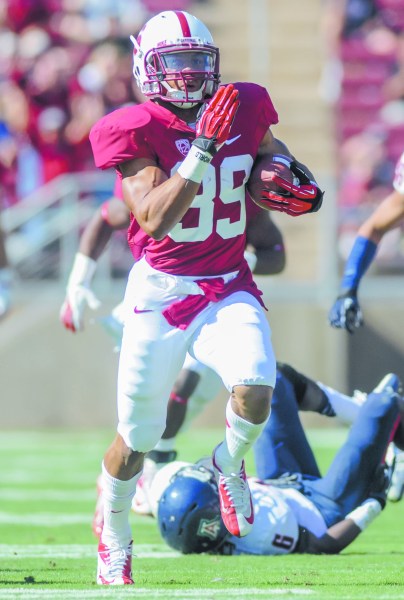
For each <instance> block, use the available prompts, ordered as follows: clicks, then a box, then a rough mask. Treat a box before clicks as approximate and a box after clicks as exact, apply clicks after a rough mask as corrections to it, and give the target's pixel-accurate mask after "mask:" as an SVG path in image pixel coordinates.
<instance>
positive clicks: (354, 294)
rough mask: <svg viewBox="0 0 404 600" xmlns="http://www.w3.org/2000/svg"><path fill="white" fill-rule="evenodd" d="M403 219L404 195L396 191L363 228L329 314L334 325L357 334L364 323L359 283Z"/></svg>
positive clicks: (348, 259)
mask: <svg viewBox="0 0 404 600" xmlns="http://www.w3.org/2000/svg"><path fill="white" fill-rule="evenodd" d="M403 218H404V194H403V193H401V192H399V191H397V190H394V191H393V192H392V193H391V194H390V195H389V196H387V198H385V200H383V202H382V203H381V204H380V206H379V207H378V208H377V209H376V210H375V211H374V212H373V213H372V214H371V215H370V217H369V218H368V219H367V220H366V221H365V222H364V223H363V224H362V225H361V227H360V228H359V230H358V236H357V237H356V239H355V242H354V245H353V247H352V250H351V252H350V254H349V256H348V258H347V261H346V264H345V269H344V274H343V276H342V280H341V284H340V290H339V293H338V297H337V299H336V300H335V302H334V304H333V306H332V307H331V309H330V312H329V315H328V319H329V322H330V325H331V326H332V327H335V328H336V329H346V330H347V331H349V333H354V331H355V329H356V328H358V327H360V326H361V325H363V317H362V311H361V308H360V305H359V301H358V289H359V284H360V282H361V279H362V277H363V276H364V275H365V273H366V271H367V270H368V268H369V266H370V265H371V263H372V262H373V259H374V258H375V256H376V252H377V247H378V244H379V242H380V241H381V239H382V237H383V236H384V234H385V233H386V232H387V231H390V230H391V229H393V228H394V227H396V226H397V225H398V224H399V223H400V222H401V221H402V220H403Z"/></svg>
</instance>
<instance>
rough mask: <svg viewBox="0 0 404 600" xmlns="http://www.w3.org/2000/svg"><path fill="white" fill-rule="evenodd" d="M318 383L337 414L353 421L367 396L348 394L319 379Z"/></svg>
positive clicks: (347, 420) (344, 419)
mask: <svg viewBox="0 0 404 600" xmlns="http://www.w3.org/2000/svg"><path fill="white" fill-rule="evenodd" d="M317 384H318V386H319V387H320V388H321V389H322V390H323V391H324V392H325V394H326V395H327V396H328V398H329V400H330V404H331V406H332V407H333V409H334V412H335V414H336V416H337V417H338V418H339V419H341V420H342V421H345V422H346V423H353V422H354V421H355V419H356V417H357V415H358V412H359V409H360V407H361V406H362V404H363V402H364V399H365V397H366V396H363V397H362V395H359V394H358V396H346V395H345V394H341V392H337V390H334V389H333V388H331V387H328V386H327V385H324V384H323V383H321V382H319V381H318V382H317Z"/></svg>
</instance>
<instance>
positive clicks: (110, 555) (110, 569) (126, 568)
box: [97, 539, 134, 585]
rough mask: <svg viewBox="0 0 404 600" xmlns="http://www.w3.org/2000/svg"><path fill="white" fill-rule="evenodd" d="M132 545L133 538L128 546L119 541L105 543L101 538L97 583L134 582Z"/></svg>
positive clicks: (126, 583)
mask: <svg viewBox="0 0 404 600" xmlns="http://www.w3.org/2000/svg"><path fill="white" fill-rule="evenodd" d="M132 545H133V541H132V540H131V541H130V542H129V544H128V545H127V546H121V545H120V544H119V543H114V544H109V545H108V544H104V542H103V541H102V539H100V541H99V544H98V571H97V583H98V584H99V585H133V584H134V581H133V579H132Z"/></svg>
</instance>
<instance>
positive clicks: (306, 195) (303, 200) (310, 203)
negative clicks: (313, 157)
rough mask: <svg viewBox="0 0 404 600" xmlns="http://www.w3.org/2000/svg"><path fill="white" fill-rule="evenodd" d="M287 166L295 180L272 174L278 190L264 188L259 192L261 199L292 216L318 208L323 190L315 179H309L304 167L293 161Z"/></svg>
mask: <svg viewBox="0 0 404 600" xmlns="http://www.w3.org/2000/svg"><path fill="white" fill-rule="evenodd" d="M289 168H290V170H291V171H292V173H293V174H294V175H295V181H294V182H293V183H291V182H290V181H287V180H286V179H283V177H280V176H279V175H274V176H273V178H272V181H273V182H274V183H276V185H277V186H278V187H279V188H280V190H279V191H272V190H266V189H265V188H264V189H263V190H262V192H261V193H262V196H261V200H262V201H263V202H264V203H265V204H266V205H267V206H268V208H269V209H271V210H277V211H279V212H285V213H287V214H288V215H291V216H292V217H297V216H299V215H305V214H307V213H312V212H317V211H318V210H320V207H321V204H322V202H323V196H324V192H322V191H321V190H320V188H319V187H318V185H317V183H316V182H315V181H311V180H310V177H309V176H308V175H307V173H306V172H305V171H304V169H303V168H302V167H300V166H299V165H297V163H296V162H295V161H292V162H291V163H290V167H289ZM296 179H297V180H298V183H297V182H296Z"/></svg>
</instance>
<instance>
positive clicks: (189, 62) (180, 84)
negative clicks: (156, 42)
mask: <svg viewBox="0 0 404 600" xmlns="http://www.w3.org/2000/svg"><path fill="white" fill-rule="evenodd" d="M163 62H164V66H165V69H166V72H167V73H168V74H170V73H181V75H182V78H180V79H175V80H170V79H169V77H168V79H167V81H168V83H169V84H170V85H171V87H174V88H177V89H179V90H184V89H185V87H186V88H187V90H188V91H190V92H192V91H195V90H198V89H199V88H200V87H201V85H202V82H203V80H204V77H200V78H198V72H199V73H206V72H209V71H212V70H213V57H212V56H211V55H210V54H208V53H207V52H192V51H190V52H187V51H185V52H170V53H167V54H165V55H164V56H163Z"/></svg>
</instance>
